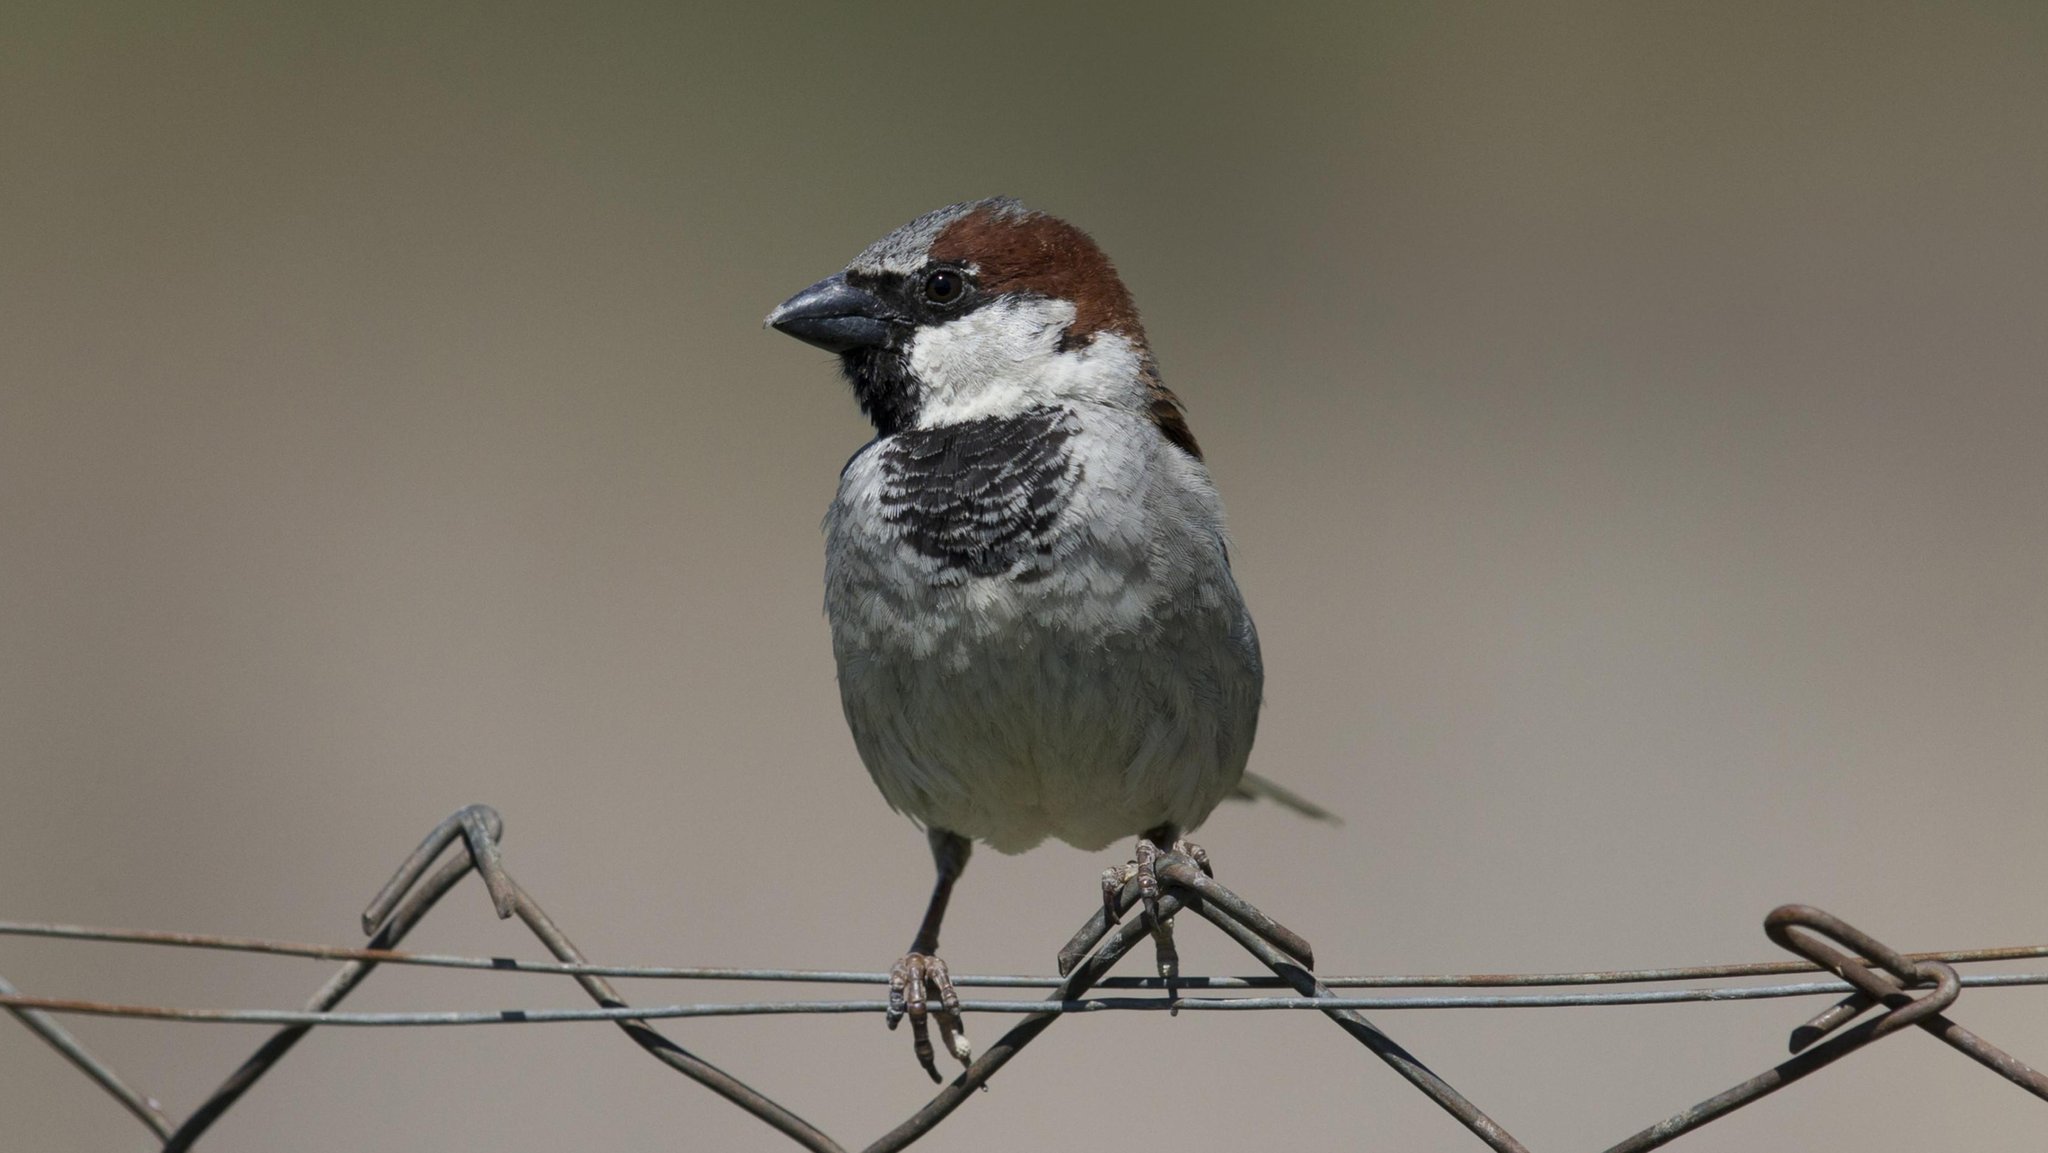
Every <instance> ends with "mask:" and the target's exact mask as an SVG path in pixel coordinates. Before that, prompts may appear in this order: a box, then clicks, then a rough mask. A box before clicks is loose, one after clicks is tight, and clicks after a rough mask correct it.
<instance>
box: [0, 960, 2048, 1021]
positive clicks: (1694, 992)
mask: <svg viewBox="0 0 2048 1153" xmlns="http://www.w3.org/2000/svg"><path fill="white" fill-rule="evenodd" d="M1962 984H1963V987H1965V988H2010V987H2014V986H2026V985H2048V973H1982V974H1976V975H1972V976H1969V977H1964V978H1963V979H1962ZM1853 991H1854V990H1853V989H1852V988H1851V986H1849V985H1848V984H1847V983H1845V982H1841V981H1811V982H1805V983H1801V984H1795V985H1748V986H1740V985H1737V986H1718V987H1711V988H1693V989H1643V990H1639V991H1636V992H1629V993H1538V994H1520V995H1505V996H1493V997H1484V996H1449V997H1173V998H1169V997H1092V998H1085V999H1082V1000H1078V1001H1027V1000H994V1001H980V1000H963V1001H961V1002H960V1009H961V1011H962V1012H970V1013H1048V1012H1051V1013H1095V1012H1105V1011H1119V1010H1120V1011H1158V1010H1162V1009H1163V1010H1166V1011H1168V1012H1179V1011H1181V1010H1184V1009H1185V1010H1193V1011H1196V1012H1203V1011H1224V1012H1230V1011H1238V1012H1245V1011H1262V1010H1303V1009H1306V1010H1313V1011H1315V1012H1328V1011H1330V1010H1333V1009H1359V1010H1367V1009H1370V1010H1388V1009H1549V1008H1580V1007H1586V1006H1595V1005H1602V1006H1613V1005H1669V1004H1684V1003H1697V1002H1723V1001H1755V1000H1765V999H1774V998H1781V997H1818V996H1836V997H1839V996H1841V995H1842V994H1844V993H1849V992H1853ZM888 1007H889V1003H888V1002H887V1001H883V1000H861V1001H753V1002H730V1003H716V1004H696V1005H652V1006H644V1007H636V1006H624V1007H620V1008H608V1009H486V1010H469V1011H464V1010H442V1011H426V1012H325V1013H321V1012H306V1011H301V1010H282V1009H279V1010H273V1009H177V1008H169V1007H164V1006H157V1005H117V1004H112V1003H108V1002H102V1001H79V1000H68V999H65V998H61V997H34V996H27V995H24V994H8V995H0V1008H6V1009H30V1010H40V1011H42V1012H46V1013H77V1014H84V1015H87V1016H96V1017H130V1018H138V1019H143V1020H155V1021H187V1022H199V1023H210V1024H229V1025H342V1026H354V1027H392V1026H445V1025H541V1024H569V1023H576V1022H586V1021H651V1020H668V1019H672V1018H681V1017H768V1016H794V1015H800V1014H847V1013H881V1012H885V1011H886V1010H887V1009H888Z"/></svg>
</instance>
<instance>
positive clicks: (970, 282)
mask: <svg viewBox="0 0 2048 1153" xmlns="http://www.w3.org/2000/svg"><path fill="white" fill-rule="evenodd" d="M767 323H768V326H769V327H771V328H774V329H776V330H777V331H779V332H783V333H787V334H788V335H790V336H794V337H796V338H797V339H798V340H802V341H805V342H807V343H809V344H813V345H816V346H818V347H819V348H823V349H825V350H827V351H829V352H834V353H837V354H839V358H840V362H841V365H842V367H843V368H844V369H845V372H846V376H847V379H848V380H849V381H850V382H852V385H853V392H854V397H855V398H856V399H857V400H858V401H859V402H860V406H861V411H863V412H865V413H866V414H867V416H868V418H869V419H870V420H872V421H873V422H874V425H875V428H876V430H877V431H878V432H879V433H881V435H883V436H888V435H891V434H893V433H896V432H900V431H903V430H905V429H910V428H930V427H941V426H944V425H949V424H957V423H961V422H963V421H968V420H976V419H981V418H984V417H992V416H1009V415H1014V414H1017V413H1020V412H1024V411H1028V410H1030V409H1033V408H1038V407H1042V406H1046V405H1102V406H1107V407H1110V408H1120V409H1125V410H1128V411H1131V412H1135V413H1139V414H1142V415H1144V416H1145V417H1147V418H1148V419H1150V420H1151V421H1152V422H1153V423H1154V424H1155V425H1157V426H1158V428H1159V430H1160V432H1161V433H1162V435H1164V436H1166V437H1167V439H1168V440H1170V441H1172V442H1173V443H1174V444H1176V445H1179V446H1180V447H1181V448H1182V449H1183V450H1184V451H1186V452H1188V453H1189V454H1190V455H1193V456H1200V450H1199V449H1198V448H1197V447H1196V445H1195V440H1194V437H1193V435H1192V434H1190V433H1189V432H1188V428H1187V421H1186V418H1185V417H1184V416H1183V414H1182V411H1181V407H1180V402H1179V401H1178V400H1177V399H1176V398H1175V397H1174V396H1173V394H1172V393H1171V392H1168V391H1167V390H1166V387H1165V386H1164V385H1163V384H1161V383H1160V381H1159V373H1158V369H1157V367H1156V365H1155V364H1154V362H1153V359H1152V353H1151V350H1150V348H1149V347H1148V346H1147V345H1146V343H1145V330H1144V328H1143V327H1142V326H1141V325H1140V324H1139V323H1138V309H1137V306H1136V305H1134V304H1133V303H1132V302H1131V294H1130V292H1129V291H1128V290H1126V289H1125V288H1124V284H1123V280H1122V279H1121V278H1120V277H1118V276H1117V273H1116V268H1115V266H1114V265H1112V264H1110V262H1109V258H1108V257H1107V256H1104V255H1103V253H1102V249H1100V248H1098V247H1097V246H1096V244H1095V241H1094V240H1093V239H1091V238H1090V237H1089V236H1088V234H1087V233H1085V232H1083V231H1081V230H1080V229H1079V228H1076V227H1074V226H1073V225H1071V224H1069V223H1067V222H1066V221H1064V220H1060V219H1058V218H1057V217H1053V216H1048V215H1046V214H1045V213H1042V212H1033V211H1031V210H1029V209H1027V208H1025V207H1024V206H1023V205H1022V204H1020V203H1018V202H1017V201H1015V200H1011V199H1008V198H1004V197H999V198H994V199H989V200H976V201H970V202H967V203H963V204H954V205H949V206H947V207H945V208H941V209H938V210H936V211H934V212H927V213H925V214H924V215H923V216H920V217H918V218H917V219H915V220H913V221H911V222H910V223H908V224H906V225H904V226H903V227H901V228H898V229H897V230H895V231H894V232H891V233H889V234H888V235H887V236H884V237H882V238H881V239H880V240H877V241H875V242H874V243H873V244H870V245H868V247H867V248H866V249H864V250H863V251H862V252H861V254H860V255H858V256H856V257H854V258H853V261H852V262H851V263H849V264H848V265H847V266H846V268H845V269H844V270H843V271H841V272H839V273H838V274H836V275H834V276H829V277H827V278H825V279H824V280H821V281H819V282H818V283H816V284H813V285H812V286H810V287H809V288H806V289H804V290H803V291H802V292H799V293H797V294H796V295H795V296H792V297H790V298H789V299H788V300H786V301H784V302H783V303H782V304H781V305H780V306H779V307H777V308H776V309H775V311H773V312H771V313H769V314H768V321H767Z"/></svg>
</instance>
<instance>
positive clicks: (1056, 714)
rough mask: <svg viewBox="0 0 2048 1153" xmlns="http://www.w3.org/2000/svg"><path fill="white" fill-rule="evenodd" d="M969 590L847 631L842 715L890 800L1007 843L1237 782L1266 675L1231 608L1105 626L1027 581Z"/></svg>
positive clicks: (1201, 808)
mask: <svg viewBox="0 0 2048 1153" xmlns="http://www.w3.org/2000/svg"><path fill="white" fill-rule="evenodd" d="M985 579H988V580H1001V579H1002V578H985ZM957 591H958V592H959V594H960V603H958V604H955V605H951V606H945V607H941V606H937V605H928V606H926V609H925V611H924V612H922V613H920V614H918V616H917V618H916V619H915V620H911V619H905V620H903V621H902V625H903V626H904V627H902V628H901V629H900V630H899V629H890V630H887V635H883V636H877V635H876V634H875V633H873V632H870V631H867V630H861V631H862V632H863V633H864V634H865V635H863V636H861V637H859V638H858V639H856V638H854V637H850V636H839V637H837V638H836V639H839V640H840V641H841V643H840V644H838V645H837V646H836V647H837V649H838V655H839V684H840V695H841V699H842V700H843V702H844V704H845V707H846V717H847V721H848V723H849V725H850V726H851V727H852V729H853V735H854V741H855V744H856V745H857V746H858V747H859V749H860V752H861V757H862V759H863V760H864V761H865V762H866V763H867V767H868V771H869V773H870V774H871V775H872V776H873V777H874V779H875V783H876V784H877V785H878V786H880V788H881V790H882V793H883V795H884V796H885V797H887V798H888V800H889V803H890V804H891V805H893V806H894V807H895V808H897V809H899V810H901V811H902V812H905V813H908V814H909V815H910V816H912V817H913V818H915V819H916V820H918V821H919V822H921V823H923V824H925V825H927V826H935V827H938V828H942V829H949V830H951V831H953V832H956V833H960V834H962V835H964V836H969V837H974V838H978V839H981V840H984V841H987V842H988V843H989V844H990V845H992V846H994V847H995V848H996V849H998V850H1000V851H1002V852H1019V851H1022V850H1024V849H1028V848H1030V847H1031V846H1032V845H1035V844H1037V843H1038V842H1039V841H1041V840H1043V839H1045V838H1046V837H1048V836H1052V837H1057V838H1059V839H1060V840H1062V841H1066V842H1067V843H1069V844H1072V845H1075V846H1078V847H1080V848H1084V849H1099V848H1101V847H1103V846H1105V845H1107V844H1109V843H1110V842H1112V841H1115V840H1117V839H1119V838H1122V837H1127V836H1132V835H1135V834H1137V833H1139V832H1143V831H1145V830H1147V829H1151V828H1154V827H1157V826H1159V825H1164V824H1171V825H1174V826H1176V827H1178V828H1180V829H1183V830H1186V829H1191V828H1194V827H1195V826H1196V825H1199V824H1200V823H1201V822H1202V820H1203V819H1204V818H1206V817H1207V816H1208V815H1209V812H1210V810H1212V809H1213V808H1215V806H1216V804H1217V802H1219V801H1220V800H1221V799H1222V798H1223V797H1224V796H1225V795H1227V794H1228V793H1229V792H1230V790H1231V789H1232V788H1233V787H1234V786H1235V785H1236V784H1237V781H1238V778H1239V777H1240V776H1241V775H1242V774H1243V771H1244V762H1245V757H1246V754H1247V753H1248V752H1249V751H1250V748H1251V742H1252V731H1253V728H1254V726H1255V725H1256V723H1257V710H1258V697H1259V684H1258V676H1257V671H1256V668H1255V667H1254V668H1247V667H1246V666H1245V663H1244V661H1243V659H1242V656H1241V654H1240V651H1239V649H1238V646H1237V645H1236V644H1235V643H1234V642H1233V638H1232V636H1231V635H1230V630H1231V627H1232V624H1231V621H1230V619H1229V616H1230V614H1227V613H1225V612H1221V611H1219V609H1221V608H1222V607H1223V606H1217V605H1210V606H1202V605H1188V606H1162V607H1159V608H1157V609H1156V610H1155V611H1154V612H1153V613H1151V614H1148V615H1147V616H1146V617H1145V619H1144V623H1143V625H1142V626H1141V627H1139V628H1137V629H1134V630H1131V631H1123V632H1108V633H1105V632H1102V631H1097V630H1082V631H1077V630H1073V629H1068V628H1064V627H1060V626H1058V625H1054V624H1051V623H1049V622H1048V621H1047V620H1046V617H1047V616H1055V617H1057V616H1065V615H1066V614H1064V613H1046V612H1044V611H1043V610H1044V608H1045V606H1044V605H1043V604H1039V605H1035V606H1032V605H1022V604H1017V603H1015V602H1016V601H1017V600H1019V599H1023V598H1019V597H1017V596H1016V595H1015V594H1014V591H1006V590H1001V589H982V590H968V589H962V590H957ZM977 592H978V593H980V594H981V595H980V597H979V598H978V599H979V600H980V601H981V602H982V603H981V604H979V605H978V606H977V608H978V610H979V611H974V610H969V609H967V608H966V604H967V603H968V602H972V601H974V600H976V599H977V597H976V593H977ZM1026 596H1027V597H1029V596H1030V594H1029V593H1028V592H1027V594H1026ZM1033 608H1036V609H1038V610H1040V611H1032V609H1033ZM1091 616H1092V614H1091ZM839 632H840V630H835V633H836V634H837V633H839ZM848 642H852V643H848Z"/></svg>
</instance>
